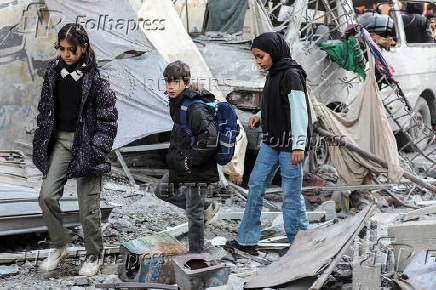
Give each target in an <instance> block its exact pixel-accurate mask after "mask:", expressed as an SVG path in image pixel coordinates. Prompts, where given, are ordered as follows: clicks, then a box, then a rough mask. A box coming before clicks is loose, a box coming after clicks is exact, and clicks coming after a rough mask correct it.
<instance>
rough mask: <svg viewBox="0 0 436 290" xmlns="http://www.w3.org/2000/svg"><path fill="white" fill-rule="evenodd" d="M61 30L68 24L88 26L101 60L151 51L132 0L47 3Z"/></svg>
mask: <svg viewBox="0 0 436 290" xmlns="http://www.w3.org/2000/svg"><path fill="white" fill-rule="evenodd" d="M45 3H46V4H47V7H48V9H49V11H50V14H51V18H52V19H53V22H54V24H55V25H56V30H59V29H60V28H61V27H62V26H63V25H64V24H66V23H76V22H77V23H78V24H81V25H83V26H84V27H85V29H86V31H87V32H88V34H89V37H90V39H91V44H92V45H93V47H94V50H95V53H96V55H97V58H98V59H99V60H113V59H114V58H115V57H117V56H118V55H120V54H122V53H124V52H125V51H128V50H139V51H150V50H152V47H151V45H150V44H149V42H148V41H147V39H146V37H145V35H144V33H143V32H142V31H141V29H140V26H141V25H143V23H144V22H139V21H137V17H136V11H135V9H134V8H133V6H132V5H131V3H130V1H129V0H105V1H93V0H78V1H61V0H45Z"/></svg>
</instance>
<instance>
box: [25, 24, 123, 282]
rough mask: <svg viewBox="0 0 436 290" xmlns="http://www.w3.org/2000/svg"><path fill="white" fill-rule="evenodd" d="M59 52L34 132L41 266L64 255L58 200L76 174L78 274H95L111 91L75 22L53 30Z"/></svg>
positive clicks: (113, 114)
mask: <svg viewBox="0 0 436 290" xmlns="http://www.w3.org/2000/svg"><path fill="white" fill-rule="evenodd" d="M56 48H57V49H59V56H58V57H57V58H56V60H53V61H50V62H49V64H48V67H47V70H46V72H45V75H44V84H43V86H42V92H41V99H40V101H39V104H38V111H39V114H38V117H37V126H38V128H37V129H36V131H35V135H34V137H33V163H34V164H35V166H36V167H37V168H38V169H39V170H40V171H41V172H42V173H43V178H42V186H41V191H40V193H39V205H40V207H41V210H42V217H43V219H44V222H45V224H46V226H47V228H48V233H49V237H50V242H51V245H52V246H53V247H54V248H55V250H54V251H53V252H51V253H50V255H49V256H48V258H47V259H45V260H44V261H43V262H42V263H41V265H40V269H41V270H43V271H52V270H54V269H56V268H57V266H58V265H59V263H60V262H61V261H62V260H63V259H65V258H67V257H68V252H67V245H68V243H69V235H68V231H67V230H66V229H65V228H64V226H63V223H62V213H61V208H60V206H59V200H60V199H61V197H62V195H63V193H64V186H65V183H66V182H67V179H72V178H76V179H77V199H78V201H79V208H80V223H81V224H82V228H83V233H84V241H85V249H86V260H85V262H84V263H83V264H82V267H81V268H80V271H79V275H82V276H94V275H95V274H96V273H97V272H98V270H99V268H100V266H101V265H102V262H103V259H102V258H103V257H102V255H103V250H104V248H103V237H102V233H101V227H100V223H101V221H100V219H101V213H100V192H101V175H102V174H104V173H108V172H110V170H111V163H110V161H109V158H108V154H109V152H110V151H111V150H112V144H113V142H114V139H115V136H116V134H117V127H118V125H117V120H118V111H117V109H116V107H115V102H116V98H115V93H114V92H113V91H112V90H111V88H110V86H109V82H108V81H107V80H106V79H104V78H102V76H101V74H100V70H99V69H98V68H97V64H96V57H95V54H94V50H93V49H92V48H91V43H90V42H89V37H88V34H87V33H86V31H85V29H84V28H83V26H81V25H80V24H74V23H70V24H66V25H65V26H63V27H62V28H61V30H60V31H59V33H58V40H57V43H56Z"/></svg>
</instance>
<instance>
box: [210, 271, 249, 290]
mask: <svg viewBox="0 0 436 290" xmlns="http://www.w3.org/2000/svg"><path fill="white" fill-rule="evenodd" d="M244 283H245V280H244V279H242V278H240V277H238V276H236V275H233V274H232V275H230V276H229V280H228V281H227V285H225V286H219V287H209V288H207V289H206V290H242V289H244Z"/></svg>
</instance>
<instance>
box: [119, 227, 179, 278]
mask: <svg viewBox="0 0 436 290" xmlns="http://www.w3.org/2000/svg"><path fill="white" fill-rule="evenodd" d="M185 253H186V249H185V248H184V247H183V245H182V244H181V243H180V242H179V241H178V240H176V239H175V238H174V237H172V236H171V235H169V234H167V233H159V234H155V235H152V236H147V237H142V238H138V239H136V240H132V241H128V242H125V243H123V244H122V245H121V246H120V254H121V260H120V261H119V264H118V276H119V277H120V279H121V280H122V281H124V282H151V283H163V284H174V283H175V275H174V267H173V265H172V260H173V257H174V256H177V255H183V254H185Z"/></svg>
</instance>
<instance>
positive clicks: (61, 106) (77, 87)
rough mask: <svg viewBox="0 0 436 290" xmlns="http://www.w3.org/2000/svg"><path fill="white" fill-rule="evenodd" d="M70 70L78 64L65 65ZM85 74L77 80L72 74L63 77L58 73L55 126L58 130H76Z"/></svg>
mask: <svg viewBox="0 0 436 290" xmlns="http://www.w3.org/2000/svg"><path fill="white" fill-rule="evenodd" d="M65 68H66V69H67V71H68V72H72V71H74V70H75V69H76V66H75V65H73V66H65ZM82 83H83V76H82V77H81V78H80V79H79V80H77V81H75V80H74V79H73V78H72V77H71V75H67V76H66V77H65V78H62V76H61V74H60V72H59V73H58V76H57V80H56V86H55V96H54V97H55V127H56V129H57V130H61V131H67V132H75V131H76V126H77V119H78V116H79V110H80V104H81V101H82Z"/></svg>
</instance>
